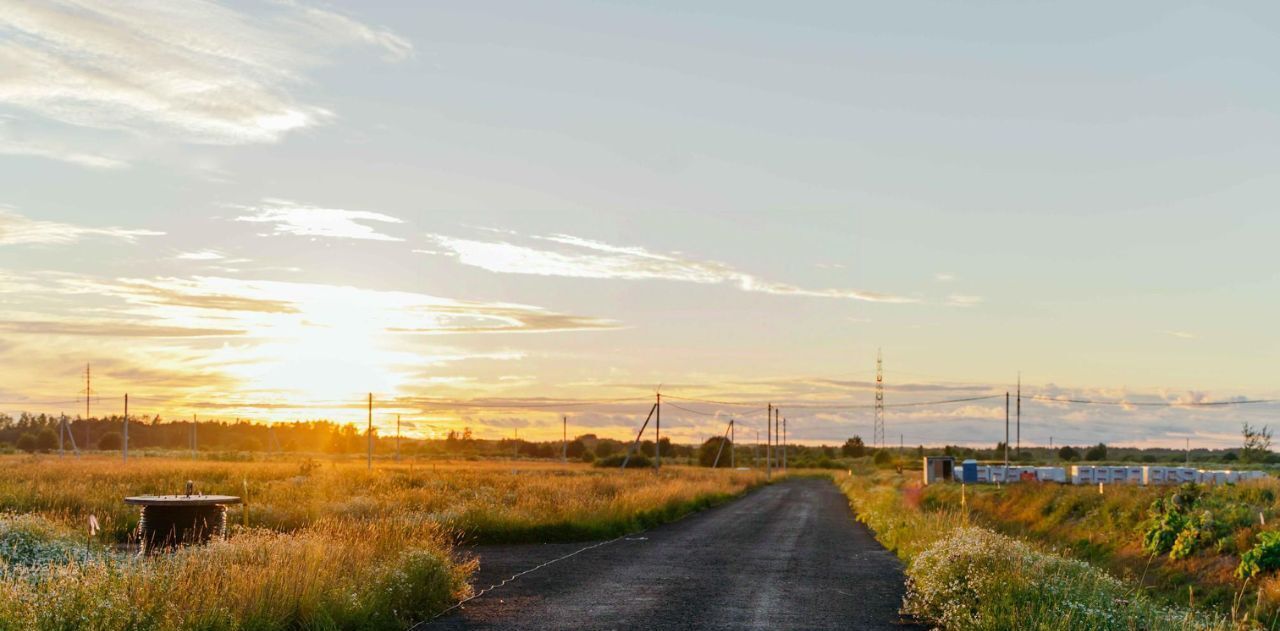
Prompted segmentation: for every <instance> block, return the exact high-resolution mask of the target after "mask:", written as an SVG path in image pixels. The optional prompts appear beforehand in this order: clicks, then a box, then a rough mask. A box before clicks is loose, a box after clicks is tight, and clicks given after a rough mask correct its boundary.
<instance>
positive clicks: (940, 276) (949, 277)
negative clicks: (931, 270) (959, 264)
mask: <svg viewBox="0 0 1280 631" xmlns="http://www.w3.org/2000/svg"><path fill="white" fill-rule="evenodd" d="M933 279H934V280H936V281H938V282H940V283H946V282H950V281H953V280H955V279H956V275H955V274H952V273H951V272H938V273H937V274H934V275H933Z"/></svg>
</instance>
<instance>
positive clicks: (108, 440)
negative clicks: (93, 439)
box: [98, 432, 124, 451]
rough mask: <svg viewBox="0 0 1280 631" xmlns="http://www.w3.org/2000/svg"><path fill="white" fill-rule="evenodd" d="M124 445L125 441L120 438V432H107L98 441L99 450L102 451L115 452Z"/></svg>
mask: <svg viewBox="0 0 1280 631" xmlns="http://www.w3.org/2000/svg"><path fill="white" fill-rule="evenodd" d="M121 445H124V439H123V438H121V437H120V434H119V433H118V432H107V433H105V434H103V435H102V438H99V439H98V449H101V450H102V451H115V450H117V449H120V447H121Z"/></svg>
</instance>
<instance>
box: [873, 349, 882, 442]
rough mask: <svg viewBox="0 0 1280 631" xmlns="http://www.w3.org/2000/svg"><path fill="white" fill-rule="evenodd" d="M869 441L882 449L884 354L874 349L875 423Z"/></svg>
mask: <svg viewBox="0 0 1280 631" xmlns="http://www.w3.org/2000/svg"><path fill="white" fill-rule="evenodd" d="M871 442H873V443H875V448H876V449H884V355H882V354H881V352H880V349H878V348H877V349H876V424H875V428H874V429H873V435H872V437H871Z"/></svg>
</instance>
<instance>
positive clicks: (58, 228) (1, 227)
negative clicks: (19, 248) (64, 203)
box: [0, 206, 164, 245]
mask: <svg viewBox="0 0 1280 631" xmlns="http://www.w3.org/2000/svg"><path fill="white" fill-rule="evenodd" d="M163 234H164V233H163V232H156V231H154V230H133V229H126V228H117V227H106V228H91V227H88V226H79V225H75V224H69V223H62V222H58V221H43V220H39V219H31V218H30V217H26V216H23V215H20V214H18V213H17V212H16V211H14V210H12V209H9V208H5V207H3V206H0V245H33V244H34V245H61V244H66V243H75V242H77V241H80V240H81V239H84V238H85V237H106V238H109V239H118V240H121V241H127V242H133V241H135V240H137V238H138V237H152V236H160V235H163Z"/></svg>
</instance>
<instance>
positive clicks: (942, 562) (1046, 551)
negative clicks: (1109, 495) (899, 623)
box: [839, 472, 1251, 631]
mask: <svg viewBox="0 0 1280 631" xmlns="http://www.w3.org/2000/svg"><path fill="white" fill-rule="evenodd" d="M908 475H911V478H910V479H907V478H904V477H903V476H902V475H894V474H890V473H887V472H865V473H863V474H860V475H855V476H851V477H845V478H843V479H839V482H840V484H841V487H842V488H843V489H844V491H845V494H846V495H848V496H849V499H850V502H851V503H852V504H853V506H854V509H855V511H856V512H857V514H858V519H859V520H861V521H863V522H865V523H866V524H867V525H868V526H869V527H870V528H871V529H872V530H873V531H874V532H875V534H876V538H877V539H879V540H880V542H881V543H883V544H884V545H885V546H886V547H887V548H889V549H890V550H893V551H894V552H896V553H897V554H898V556H899V557H900V558H902V559H903V561H904V562H906V564H907V578H908V593H907V599H906V603H905V608H906V610H907V611H908V612H910V613H912V614H914V615H916V616H918V617H919V618H920V619H921V620H923V621H925V622H928V623H931V624H935V625H938V626H940V627H944V628H947V629H950V630H953V631H957V630H968V629H974V630H979V629H981V630H986V629H1044V630H1049V629H1065V628H1070V629H1098V630H1117V631H1118V630H1128V629H1183V630H1187V631H1191V630H1215V629H1227V628H1231V627H1232V626H1235V625H1233V624H1232V622H1231V620H1230V617H1229V616H1228V615H1227V614H1222V613H1220V612H1215V611H1204V610H1203V608H1198V609H1196V610H1192V609H1189V608H1187V607H1181V606H1178V605H1176V604H1173V603H1170V602H1167V601H1166V602H1161V599H1159V598H1155V597H1153V596H1152V595H1151V594H1150V593H1148V592H1147V591H1145V590H1143V589H1141V587H1140V584H1139V582H1138V581H1136V580H1134V581H1129V580H1119V579H1117V578H1115V577H1114V576H1112V575H1111V574H1109V573H1108V572H1106V571H1105V570H1104V569H1102V568H1101V567H1099V566H1097V565H1094V564H1091V563H1088V562H1086V561H1084V560H1081V559H1078V558H1073V557H1072V556H1071V555H1070V554H1063V553H1062V551H1060V550H1055V549H1054V547H1053V546H1045V545H1036V544H1035V543H1033V542H1028V541H1026V540H1023V539H1021V538H1019V537H1016V536H1010V534H1001V533H999V532H996V531H995V530H992V529H990V528H987V527H983V526H989V525H990V523H989V522H987V521H986V520H985V519H983V516H982V515H981V513H980V511H964V510H961V507H960V503H959V487H958V485H955V486H954V487H948V488H944V487H943V486H938V487H930V488H929V489H928V490H922V489H921V488H920V487H919V483H918V482H916V481H915V480H914V478H915V476H916V475H918V474H908ZM1009 488H1012V487H1006V490H1007V489H1009ZM1037 488H1039V489H1045V488H1056V487H1044V486H1038V485H1037V486H1030V485H1028V486H1027V487H1026V489H1027V490H1025V491H1022V492H1025V493H1036V492H1037V490H1036V489H1037ZM953 492H954V494H955V495H956V496H955V497H951V496H950V494H951V493H953ZM993 492H994V489H993ZM1041 492H1043V491H1041ZM1094 492H1095V493H1096V490H1095V491H1094ZM937 494H947V496H946V498H945V499H943V498H939V497H937ZM966 499H968V498H966ZM952 500H955V501H952ZM967 504H969V506H972V504H970V503H967ZM1017 530H1018V528H1016V527H1013V528H1009V529H1008V532H1009V533H1011V534H1013V533H1016V531H1017ZM1124 532H1128V533H1131V534H1132V533H1134V529H1133V528H1129V529H1128V530H1125V531H1124ZM1134 536H1137V537H1140V536H1141V533H1137V534H1135V535H1134ZM1237 614H1238V615H1237V616H1236V619H1235V620H1236V622H1237V623H1240V625H1241V626H1248V625H1249V624H1251V622H1250V621H1247V620H1245V619H1244V618H1245V616H1244V614H1243V613H1241V612H1237Z"/></svg>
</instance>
